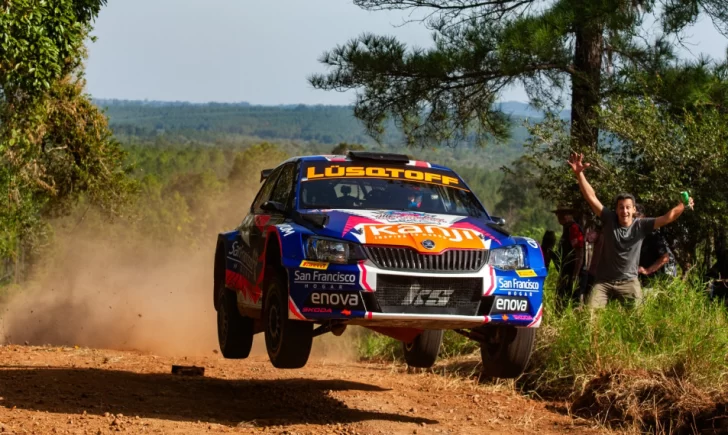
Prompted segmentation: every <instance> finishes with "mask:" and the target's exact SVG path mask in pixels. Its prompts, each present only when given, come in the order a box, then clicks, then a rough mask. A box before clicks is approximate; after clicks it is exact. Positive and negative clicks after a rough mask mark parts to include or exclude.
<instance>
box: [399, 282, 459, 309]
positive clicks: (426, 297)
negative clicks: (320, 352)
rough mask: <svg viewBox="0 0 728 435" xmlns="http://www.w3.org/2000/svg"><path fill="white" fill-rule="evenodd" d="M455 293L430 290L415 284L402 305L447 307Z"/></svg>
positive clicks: (453, 291)
mask: <svg viewBox="0 0 728 435" xmlns="http://www.w3.org/2000/svg"><path fill="white" fill-rule="evenodd" d="M453 293H455V290H449V289H448V290H445V289H440V290H428V289H423V288H422V287H420V286H419V285H416V284H415V285H412V286H411V287H410V290H409V292H408V293H407V296H405V298H404V300H403V301H402V305H414V306H427V307H446V306H447V303H448V302H450V296H452V294H453Z"/></svg>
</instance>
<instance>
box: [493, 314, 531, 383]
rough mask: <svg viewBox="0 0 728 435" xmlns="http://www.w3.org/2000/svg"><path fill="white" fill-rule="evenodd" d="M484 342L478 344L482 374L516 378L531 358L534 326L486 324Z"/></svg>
mask: <svg viewBox="0 0 728 435" xmlns="http://www.w3.org/2000/svg"><path fill="white" fill-rule="evenodd" d="M485 330H486V331H487V335H486V338H487V340H486V342H484V343H481V344H480V356H481V358H482V360H483V375H485V376H487V377H493V378H517V377H519V376H521V374H523V372H524V371H525V370H526V366H527V365H528V361H529V360H530V359H531V352H532V351H533V343H534V341H535V338H536V329H534V328H515V327H513V326H488V327H486V328H485Z"/></svg>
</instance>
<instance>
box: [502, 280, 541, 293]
mask: <svg viewBox="0 0 728 435" xmlns="http://www.w3.org/2000/svg"><path fill="white" fill-rule="evenodd" d="M498 287H499V288H502V289H515V290H540V289H541V284H540V283H539V282H538V281H523V280H520V279H517V278H498Z"/></svg>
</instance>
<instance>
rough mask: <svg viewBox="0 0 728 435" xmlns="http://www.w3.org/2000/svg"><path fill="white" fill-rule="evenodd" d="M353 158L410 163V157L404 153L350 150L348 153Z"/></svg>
mask: <svg viewBox="0 0 728 435" xmlns="http://www.w3.org/2000/svg"><path fill="white" fill-rule="evenodd" d="M347 157H349V158H350V159H351V160H370V161H377V162H389V163H409V161H410V158H409V156H407V155H404V154H390V153H373V152H368V151H349V153H348V154H347Z"/></svg>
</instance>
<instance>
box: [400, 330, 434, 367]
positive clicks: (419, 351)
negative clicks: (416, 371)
mask: <svg viewBox="0 0 728 435" xmlns="http://www.w3.org/2000/svg"><path fill="white" fill-rule="evenodd" d="M402 344H403V347H404V360H405V361H407V364H408V365H409V366H411V367H421V368H430V367H432V366H433V365H434V364H435V360H437V355H438V354H439V353H440V346H441V345H442V329H428V330H426V331H423V332H422V333H421V334H420V335H418V336H417V338H415V339H414V340H412V342H411V343H402Z"/></svg>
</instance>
